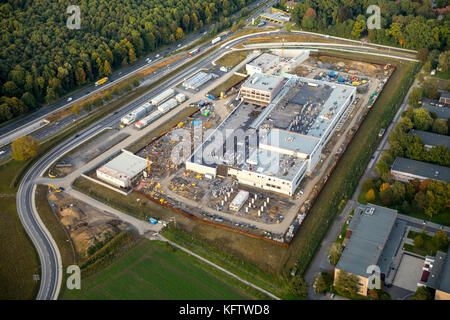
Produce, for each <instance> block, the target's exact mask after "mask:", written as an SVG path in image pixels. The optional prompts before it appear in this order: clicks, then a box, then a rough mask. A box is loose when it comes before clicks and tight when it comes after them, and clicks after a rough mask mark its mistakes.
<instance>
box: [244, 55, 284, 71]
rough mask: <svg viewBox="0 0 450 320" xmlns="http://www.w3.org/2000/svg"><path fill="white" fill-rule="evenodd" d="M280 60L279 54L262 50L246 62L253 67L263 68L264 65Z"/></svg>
mask: <svg viewBox="0 0 450 320" xmlns="http://www.w3.org/2000/svg"><path fill="white" fill-rule="evenodd" d="M280 60H281V57H280V56H277V55H274V54H271V53H267V52H264V53H262V54H260V55H259V56H257V57H256V58H255V59H253V60H252V61H250V62H249V63H247V64H248V65H250V66H253V67H260V68H264V67H266V66H271V65H273V64H274V63H277V62H279V61H280Z"/></svg>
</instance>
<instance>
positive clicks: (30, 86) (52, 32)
mask: <svg viewBox="0 0 450 320" xmlns="http://www.w3.org/2000/svg"><path fill="white" fill-rule="evenodd" d="M253 1H254V0H146V1H142V0H128V1H119V0H109V1H107V0H90V1H88V0H81V1H77V3H73V1H72V2H70V3H69V1H52V0H36V1H25V0H9V1H4V2H6V3H3V4H1V5H0V19H1V21H0V28H1V29H2V34H1V37H0V48H1V49H0V61H1V63H0V85H1V88H0V89H1V95H2V96H1V98H0V123H1V122H4V121H7V120H9V119H11V118H13V117H16V116H18V115H21V114H23V113H26V112H28V111H30V110H33V109H35V108H37V107H38V106H39V105H40V104H42V103H46V102H51V101H54V100H55V99H57V98H58V97H60V96H61V95H63V94H65V93H66V92H68V91H70V90H72V89H74V88H76V87H78V86H82V85H84V84H86V83H90V82H92V81H95V80H96V79H98V78H100V77H103V76H107V75H109V74H110V73H111V72H112V70H114V69H115V68H118V67H120V66H124V65H127V64H130V63H133V62H134V61H136V60H137V59H138V58H139V57H141V56H143V55H144V54H146V53H148V52H151V51H154V50H156V49H157V48H158V47H160V46H162V45H165V44H170V43H173V42H175V41H176V40H178V39H180V38H182V37H184V35H185V34H186V33H189V32H192V31H195V30H197V29H200V28H202V27H203V26H204V25H210V24H211V23H217V25H225V26H229V25H230V21H229V19H228V18H227V16H229V15H230V14H232V13H233V12H235V11H237V10H239V9H241V8H243V7H246V6H247V5H248V4H249V3H251V2H253ZM73 4H76V5H78V6H79V7H80V11H81V29H79V30H77V29H69V28H67V26H66V21H67V19H68V17H69V16H70V15H69V14H68V13H66V9H67V7H68V6H69V5H73Z"/></svg>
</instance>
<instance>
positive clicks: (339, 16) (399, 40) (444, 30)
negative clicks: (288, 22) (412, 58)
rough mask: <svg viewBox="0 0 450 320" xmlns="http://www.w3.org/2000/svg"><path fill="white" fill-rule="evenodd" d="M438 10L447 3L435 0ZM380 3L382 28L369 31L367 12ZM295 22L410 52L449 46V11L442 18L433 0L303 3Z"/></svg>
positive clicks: (306, 0)
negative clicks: (409, 50)
mask: <svg viewBox="0 0 450 320" xmlns="http://www.w3.org/2000/svg"><path fill="white" fill-rule="evenodd" d="M435 3H436V8H442V7H445V6H446V5H447V4H448V1H447V0H436V1H435ZM371 4H377V5H378V6H379V7H380V12H381V29H378V30H368V29H367V26H366V21H367V18H368V17H369V15H368V14H366V10H367V8H368V7H369V5H371ZM292 20H293V21H294V22H295V23H297V24H298V25H299V26H301V27H302V28H303V29H304V30H307V31H318V32H322V33H327V34H330V35H335V36H339V37H345V38H352V39H358V40H359V39H360V38H361V37H365V36H367V37H368V39H369V41H370V42H373V43H379V44H384V45H391V46H398V47H404V48H410V49H421V48H426V49H428V50H430V51H432V50H440V51H442V50H445V49H446V48H448V45H449V27H450V19H449V12H447V13H446V15H445V16H441V17H439V13H438V12H437V11H436V9H435V8H432V6H431V1H430V0H417V1H411V0H399V1H389V0H302V1H300V2H298V3H297V5H296V6H295V7H294V9H293V12H292Z"/></svg>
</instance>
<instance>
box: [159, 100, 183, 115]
mask: <svg viewBox="0 0 450 320" xmlns="http://www.w3.org/2000/svg"><path fill="white" fill-rule="evenodd" d="M177 104H178V101H177V100H176V99H174V98H172V99H169V100H167V101H166V102H164V103H163V104H162V105H160V106H159V107H158V110H159V111H161V112H162V113H166V112H169V111H170V110H172V109H173V108H174V107H176V106H177Z"/></svg>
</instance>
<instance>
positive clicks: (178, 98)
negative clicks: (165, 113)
mask: <svg viewBox="0 0 450 320" xmlns="http://www.w3.org/2000/svg"><path fill="white" fill-rule="evenodd" d="M175 99H177V101H178V102H179V103H182V102H184V100H186V96H185V95H184V93H181V92H180V93H179V94H177V95H176V96H175Z"/></svg>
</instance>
